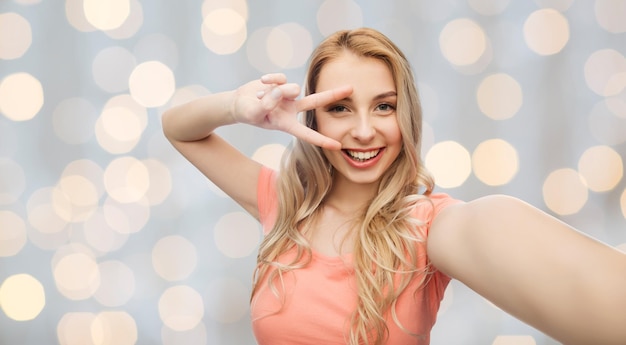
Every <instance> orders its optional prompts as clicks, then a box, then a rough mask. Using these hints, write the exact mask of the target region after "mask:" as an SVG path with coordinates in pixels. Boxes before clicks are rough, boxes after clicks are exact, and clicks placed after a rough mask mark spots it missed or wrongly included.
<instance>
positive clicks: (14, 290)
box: [0, 274, 46, 321]
mask: <svg viewBox="0 0 626 345" xmlns="http://www.w3.org/2000/svg"><path fill="white" fill-rule="evenodd" d="M45 306H46V292H45V290H44V287H43V285H42V284H41V283H40V282H39V280H37V279H35V278H34V277H33V276H31V275H29V274H16V275H12V276H9V277H8V278H6V279H5V280H4V282H3V283H2V285H0V308H2V310H3V311H4V313H5V314H6V316H7V317H9V318H10V319H13V320H15V321H30V320H32V319H34V318H36V317H37V316H38V315H39V313H41V311H42V310H43V308H44V307H45Z"/></svg>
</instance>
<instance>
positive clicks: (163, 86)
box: [128, 61, 176, 108]
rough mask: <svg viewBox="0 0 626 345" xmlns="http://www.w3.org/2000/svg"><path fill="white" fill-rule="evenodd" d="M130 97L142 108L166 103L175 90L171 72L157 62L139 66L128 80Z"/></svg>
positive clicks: (148, 62)
mask: <svg viewBox="0 0 626 345" xmlns="http://www.w3.org/2000/svg"><path fill="white" fill-rule="evenodd" d="M128 86H129V89H130V95H131V96H132V97H133V99H135V101H137V103H139V104H140V105H142V106H144V107H148V108H149V107H158V106H161V105H164V104H165V103H167V101H168V100H169V99H170V97H172V95H173V94H174V91H175V90H176V81H175V80H174V73H172V70H171V69H170V68H169V67H167V66H166V65H164V64H163V63H162V62H159V61H147V62H144V63H141V64H139V65H138V66H137V67H135V69H134V70H133V72H132V73H131V75H130V78H129V80H128Z"/></svg>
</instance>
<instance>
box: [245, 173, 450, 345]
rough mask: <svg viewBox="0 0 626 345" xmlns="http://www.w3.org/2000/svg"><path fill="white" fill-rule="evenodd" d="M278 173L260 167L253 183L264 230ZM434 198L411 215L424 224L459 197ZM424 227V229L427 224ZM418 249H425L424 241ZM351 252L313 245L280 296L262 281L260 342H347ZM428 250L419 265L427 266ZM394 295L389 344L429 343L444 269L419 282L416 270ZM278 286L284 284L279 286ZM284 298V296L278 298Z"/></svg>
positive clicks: (256, 317) (352, 297)
mask: <svg viewBox="0 0 626 345" xmlns="http://www.w3.org/2000/svg"><path fill="white" fill-rule="evenodd" d="M275 179H276V173H275V172H274V171H273V170H270V169H268V168H265V167H264V168H263V169H262V170H261V174H260V176H259V183H258V188H257V197H258V207H259V216H260V220H261V224H262V226H263V231H264V233H265V234H267V233H268V232H269V231H270V230H271V229H272V227H273V225H274V222H275V220H276V214H277V208H278V204H277V195H276V187H275ZM430 198H431V199H432V201H433V203H432V205H431V204H430V203H427V202H424V203H420V204H418V206H416V209H415V212H414V216H415V217H416V218H417V219H420V220H423V221H424V222H426V223H427V224H426V227H427V228H428V227H429V225H430V222H431V221H432V219H434V217H435V216H436V215H437V214H438V213H439V212H440V211H441V210H442V209H443V208H445V207H446V206H448V205H452V204H454V203H458V202H459V201H458V200H456V199H453V198H451V197H450V196H448V195H446V194H434V195H431V197H430ZM426 231H427V230H426ZM420 247H421V248H419V250H420V251H422V253H425V252H426V246H425V244H420ZM294 255H295V251H292V252H287V253H285V254H283V255H282V256H281V257H280V258H279V261H280V262H283V263H288V262H291V259H292V258H293V257H294ZM351 263H352V258H351V255H350V254H347V255H342V256H335V257H330V256H326V255H323V254H320V253H317V252H316V251H315V250H313V253H312V260H311V262H310V263H309V264H308V265H307V266H306V267H304V268H300V269H295V270H292V271H290V272H289V273H286V274H284V275H283V284H284V291H281V293H280V294H279V297H276V295H275V294H274V292H272V291H271V289H270V288H269V287H268V284H267V282H261V285H260V287H259V290H258V291H257V293H256V294H255V297H254V299H253V300H252V302H251V313H252V327H253V331H254V335H255V337H256V340H257V342H258V344H259V345H297V344H302V345H304V344H311V345H312V344H315V345H318V344H325V345H327V344H328V345H335V344H337V345H338V344H346V343H347V340H346V339H347V335H348V334H349V330H350V318H351V315H352V312H353V311H354V310H355V309H356V301H357V294H356V281H355V278H354V269H353V268H352V264H351ZM427 263H428V259H427V257H426V255H421V256H420V261H419V265H420V266H421V267H426V265H427ZM416 277H417V279H413V281H412V282H411V283H410V285H409V286H408V287H407V288H406V289H405V290H404V292H403V293H402V294H401V295H400V297H399V298H398V301H397V304H396V308H395V310H396V315H397V318H398V320H399V321H400V325H401V326H402V328H400V326H398V325H397V324H396V322H394V320H393V319H392V317H391V316H389V317H388V318H387V326H388V328H389V337H388V340H387V342H386V344H388V345H408V344H416V345H417V344H419V345H427V344H429V343H430V331H431V329H432V327H433V325H434V323H435V320H436V317H437V311H438V310H439V304H440V302H441V299H442V298H443V295H444V291H445V289H446V287H447V285H448V283H449V282H450V278H449V277H448V276H446V275H445V274H443V273H441V272H439V271H434V272H433V273H431V275H430V277H429V279H428V280H427V283H426V284H425V285H423V286H421V287H419V284H420V282H421V279H420V277H419V275H416ZM279 284H280V283H278V284H277V286H276V287H277V288H278V289H279V290H282V286H281V285H279ZM281 298H282V300H281Z"/></svg>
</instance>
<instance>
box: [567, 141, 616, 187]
mask: <svg viewBox="0 0 626 345" xmlns="http://www.w3.org/2000/svg"><path fill="white" fill-rule="evenodd" d="M623 166H624V164H623V161H622V157H621V156H620V155H619V153H617V152H616V151H615V150H614V149H612V148H611V147H609V146H593V147H590V148H588V149H587V150H585V152H583V154H582V156H581V157H580V159H579V161H578V172H579V173H580V175H582V176H583V177H584V178H585V181H586V182H587V187H588V188H589V189H590V190H592V191H594V192H606V191H610V190H612V189H613V188H615V186H617V184H618V183H619V182H620V181H621V179H622V177H623V175H624V168H623Z"/></svg>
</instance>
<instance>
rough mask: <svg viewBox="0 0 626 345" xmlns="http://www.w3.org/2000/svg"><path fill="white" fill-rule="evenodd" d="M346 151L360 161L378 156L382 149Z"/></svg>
mask: <svg viewBox="0 0 626 345" xmlns="http://www.w3.org/2000/svg"><path fill="white" fill-rule="evenodd" d="M346 151H347V152H348V154H349V155H350V157H352V158H355V159H358V160H360V161H366V160H368V159H372V158H373V157H376V156H377V155H378V153H379V152H380V149H378V150H373V151H367V152H363V151H352V150H346Z"/></svg>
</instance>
